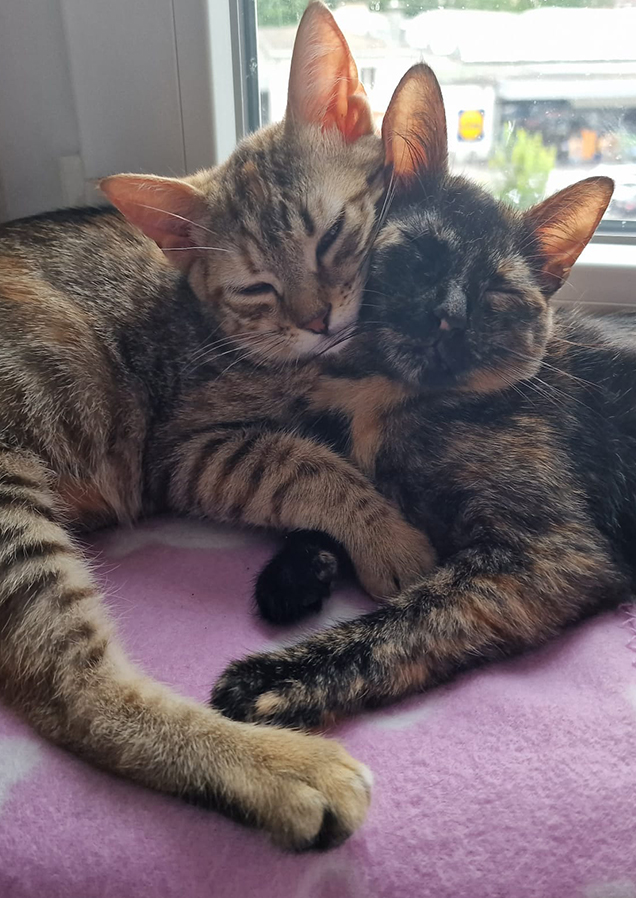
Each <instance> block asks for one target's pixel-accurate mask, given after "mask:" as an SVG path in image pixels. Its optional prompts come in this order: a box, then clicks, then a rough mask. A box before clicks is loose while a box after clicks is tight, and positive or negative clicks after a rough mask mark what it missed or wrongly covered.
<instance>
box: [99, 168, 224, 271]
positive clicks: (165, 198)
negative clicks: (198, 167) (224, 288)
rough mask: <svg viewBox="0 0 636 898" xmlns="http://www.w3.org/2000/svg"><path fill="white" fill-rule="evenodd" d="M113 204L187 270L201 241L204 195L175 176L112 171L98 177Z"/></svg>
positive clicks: (170, 257) (180, 266)
mask: <svg viewBox="0 0 636 898" xmlns="http://www.w3.org/2000/svg"><path fill="white" fill-rule="evenodd" d="M99 186H100V188H101V189H102V190H103V191H104V193H105V194H106V196H107V197H108V199H109V200H110V201H111V203H112V204H113V206H116V207H117V208H118V209H119V211H120V212H121V213H122V214H123V215H124V216H125V217H126V218H127V219H128V221H130V222H131V223H132V224H134V225H136V226H137V227H138V228H139V229H140V230H142V231H143V232H144V234H145V235H146V236H147V237H150V239H151V240H154V241H155V243H156V244H157V245H158V246H159V247H160V248H161V249H162V250H163V251H164V252H165V253H167V254H168V258H169V259H170V261H171V262H172V264H173V265H175V266H176V267H177V268H181V269H182V270H184V271H186V270H187V269H188V268H189V267H190V264H191V262H192V256H193V253H192V252H190V250H194V248H195V247H197V246H199V245H200V243H201V240H200V238H198V237H197V235H196V231H197V227H199V228H202V229H203V230H205V228H203V226H202V225H199V224H198V222H200V221H201V220H202V219H203V218H204V217H205V214H206V209H207V206H206V202H205V198H204V197H203V195H202V194H201V193H199V191H198V190H197V189H196V188H195V187H192V186H191V185H190V184H188V183H187V182H186V181H180V180H179V179H177V178H159V177H154V176H153V175H112V176H111V177H110V178H104V179H103V180H102V181H100V184H99Z"/></svg>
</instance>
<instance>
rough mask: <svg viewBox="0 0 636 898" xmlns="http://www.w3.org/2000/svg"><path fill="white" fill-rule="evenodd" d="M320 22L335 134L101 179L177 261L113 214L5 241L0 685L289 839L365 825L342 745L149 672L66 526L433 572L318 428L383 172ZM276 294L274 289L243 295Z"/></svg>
mask: <svg viewBox="0 0 636 898" xmlns="http://www.w3.org/2000/svg"><path fill="white" fill-rule="evenodd" d="M308 16H309V19H308V20H307V21H309V22H310V24H312V23H313V24H312V27H314V26H315V27H316V28H318V30H319V31H320V29H322V30H323V32H324V31H325V30H326V32H327V34H328V36H330V37H329V40H331V41H332V43H334V47H335V49H333V52H331V51H330V52H329V53H328V54H326V55H325V65H326V66H328V67H329V66H332V64H333V63H334V60H335V61H336V62H338V60H339V56H338V54H339V53H340V54H344V56H343V61H342V64H341V65H339V66H336V67H335V69H334V71H333V78H335V82H334V83H335V84H336V85H337V89H338V91H339V90H341V89H342V87H343V86H345V87H347V86H350V88H351V97H349V98H345V107H346V104H347V102H348V101H349V100H351V101H352V103H353V107H352V108H353V109H354V112H355V115H353V116H345V118H344V119H342V121H341V119H340V118H337V119H336V126H334V127H331V128H326V129H325V128H323V127H322V125H321V122H320V121H313V122H312V121H309V122H308V121H305V120H297V118H298V116H296V117H295V116H294V115H292V116H291V118H290V120H289V121H287V122H286V123H285V124H282V125H275V126H273V127H271V128H269V129H267V130H265V131H263V132H260V133H259V134H257V135H254V136H252V137H251V138H249V139H248V140H247V141H246V142H245V143H243V144H242V145H241V146H239V147H238V148H237V150H236V152H235V153H234V154H233V156H232V157H231V158H230V159H229V160H228V162H226V163H225V164H224V165H223V166H221V167H219V168H217V169H216V170H214V171H212V172H201V173H199V174H198V175H196V176H194V177H193V178H191V179H189V180H188V181H187V182H177V181H174V180H173V179H153V178H140V177H137V176H135V177H132V178H125V177H124V178H122V179H114V180H113V179H109V182H108V184H107V185H106V188H107V190H110V191H112V192H113V195H114V197H115V198H116V200H117V202H118V203H119V204H120V205H122V206H126V208H127V209H129V210H130V214H131V217H132V218H134V219H135V220H136V219H137V218H140V219H143V221H142V223H143V224H144V226H145V227H146V229H147V231H148V233H149V234H150V235H151V236H153V237H154V239H156V240H157V241H158V243H159V245H160V246H161V247H162V250H163V252H162V251H161V250H160V249H159V248H158V246H157V245H156V244H155V243H154V242H153V241H152V240H150V239H148V237H147V236H144V234H142V232H141V231H140V230H138V229H137V228H136V227H134V226H133V225H132V224H130V223H128V222H127V221H126V220H125V219H124V218H123V217H122V216H121V215H120V214H119V213H118V212H116V211H113V210H98V209H88V210H76V211H68V212H59V213H52V214H49V215H45V216H40V217H36V218H32V219H29V220H24V221H20V222H15V223H12V224H9V225H6V226H4V227H3V228H1V229H0V322H1V331H0V693H1V694H2V697H3V699H4V700H5V701H7V702H10V703H11V704H12V705H13V706H14V707H15V708H17V709H18V710H19V711H20V712H21V713H22V714H24V715H25V716H26V717H27V718H28V720H29V721H30V722H31V723H32V724H33V726H34V727H35V728H36V729H37V730H38V731H39V732H40V733H42V734H43V735H44V736H46V737H47V738H50V739H52V740H54V741H56V742H57V743H58V744H60V745H64V746H66V747H68V748H69V749H71V750H72V751H75V752H77V753H78V754H80V755H82V756H83V757H85V758H87V759H89V760H91V761H92V762H93V763H95V764H98V765H100V766H102V767H104V768H106V769H107V770H110V771H113V772H115V773H118V774H121V775H124V776H127V777H129V778H131V779H133V780H136V781H137V782H140V783H143V784H145V785H148V786H151V787H153V788H156V789H160V790H163V791H165V792H169V793H174V794H176V795H181V796H184V797H186V798H187V799H189V800H191V801H196V802H198V803H202V804H204V805H206V806H209V807H214V808H217V809H219V810H221V811H223V812H224V813H227V814H229V815H231V816H234V817H236V818H238V819H242V820H244V821H246V822H249V823H252V824H254V825H258V826H261V827H263V828H265V829H267V830H268V831H269V832H270V833H271V834H272V836H273V837H274V838H275V839H276V840H277V841H278V842H279V843H281V844H283V845H286V846H288V847H293V848H298V849H300V848H308V847H327V846H329V845H333V844H337V843H338V842H340V841H342V840H343V839H344V838H346V837H347V836H348V835H349V834H350V833H351V832H353V830H354V829H355V828H356V827H357V826H359V825H360V823H361V822H362V820H363V819H364V816H365V814H366V810H367V806H368V801H369V777H368V771H366V769H365V768H364V767H363V766H362V765H360V764H358V763H357V762H355V761H353V760H352V759H351V758H350V757H349V756H348V755H347V754H346V752H345V751H344V750H343V749H341V748H340V747H339V746H338V745H336V744H334V743H332V742H327V741H324V740H319V739H317V738H310V737H307V736H303V735H300V734H296V733H291V732H287V731H284V730H279V729H275V728H269V727H268V728H261V727H256V726H254V725H251V724H240V723H235V722H231V721H229V720H227V719H226V718H224V717H222V716H221V715H220V714H218V713H217V712H215V711H213V710H212V709H210V708H206V707H201V706H198V705H196V704H194V703H192V702H190V701H187V700H186V699H184V698H182V697H180V696H178V695H176V694H175V693H173V692H172V691H171V690H170V689H168V688H167V687H165V686H161V685H159V684H157V683H155V682H152V681H151V680H149V679H148V678H147V677H145V676H144V675H143V674H142V673H141V672H140V671H138V670H137V669H136V668H134V667H133V665H131V663H130V662H129V661H128V660H127V659H126V657H125V656H124V654H123V652H122V650H121V648H120V647H119V646H118V643H117V639H116V636H115V634H114V631H113V627H112V625H111V623H110V621H109V620H108V616H107V614H106V612H105V610H104V608H103V606H102V602H101V597H100V594H99V589H98V587H97V586H96V584H95V582H94V580H93V578H92V576H91V573H90V570H89V569H88V567H87V566H86V563H85V561H84V559H83V558H82V555H81V552H80V550H79V548H78V546H77V544H76V543H75V542H74V537H73V534H74V532H75V531H77V530H81V529H92V528H94V527H96V526H100V525H103V524H112V523H117V522H130V521H134V520H135V519H137V518H138V517H139V516H141V515H146V514H151V513H153V512H156V511H160V510H173V511H177V512H180V513H184V514H195V515H199V516H202V517H214V518H215V519H217V520H226V521H232V522H244V523H248V524H252V525H259V526H268V527H280V528H306V527H310V528H319V529H322V530H325V531H327V532H329V533H331V534H332V535H333V537H334V538H335V539H337V540H339V541H340V542H342V543H343V544H344V545H345V546H346V548H347V550H348V552H349V554H350V555H351V557H352V559H353V560H354V563H355V565H356V568H357V571H358V574H359V576H360V578H361V580H362V582H363V583H364V584H365V586H366V587H367V588H368V589H369V590H370V591H371V592H375V593H377V594H379V595H386V594H390V593H395V592H396V591H398V590H399V588H401V587H403V586H405V585H407V584H408V583H409V582H412V581H413V580H414V579H415V578H416V577H418V576H420V575H421V574H422V573H423V571H425V570H427V569H429V568H430V566H431V565H432V563H433V553H432V550H431V549H430V546H429V544H428V541H427V540H426V538H425V537H424V536H422V535H421V533H420V532H419V531H418V530H417V529H416V528H414V527H412V526H410V525H408V524H407V523H406V522H405V521H404V519H403V518H402V517H401V515H400V514H399V512H398V511H397V509H396V507H395V506H394V505H393V504H392V503H391V502H390V501H388V500H386V499H384V498H382V497H380V496H379V494H377V493H376V491H375V489H374V488H373V487H372V485H371V484H370V482H369V481H368V480H367V479H366V477H365V476H364V475H363V474H362V473H360V472H359V471H358V470H357V469H356V468H355V467H354V466H353V465H352V464H350V463H349V462H348V461H346V460H345V459H343V458H342V457H341V456H339V455H338V454H336V452H335V451H333V450H332V449H331V448H329V447H328V446H326V445H325V444H324V443H320V442H317V441H316V440H315V439H314V438H313V436H312V432H313V427H314V425H315V423H316V419H317V418H320V414H321V413H320V412H316V411H314V410H312V409H310V399H311V395H312V392H313V387H314V383H315V379H316V376H317V372H318V361H317V357H318V356H320V355H322V354H325V353H327V352H329V351H331V350H335V349H336V347H337V345H338V344H339V343H341V342H344V341H345V339H346V337H347V330H346V328H347V327H348V325H349V324H351V323H352V322H354V321H355V319H356V317H357V314H358V307H359V304H360V300H361V291H362V281H363V277H364V268H365V260H366V256H367V253H368V249H369V246H370V241H371V238H372V230H373V225H374V205H375V201H376V199H377V198H378V194H379V192H380V190H381V180H382V179H381V161H382V160H381V149H380V143H379V141H378V140H377V138H375V137H373V136H371V135H369V134H368V133H367V131H368V128H367V130H365V128H366V127H367V126H366V125H365V121H366V119H365V114H364V109H365V108H366V107H364V104H363V100H362V98H361V95H360V90H359V89H358V87H356V84H355V66H353V64H352V61H350V58H349V57H348V56H347V54H348V50H347V49H346V44H344V39H342V36H341V35H340V33H339V32H338V31H337V28H336V26H335V23H333V20H332V18H331V16H330V14H329V13H328V12H327V11H326V8H325V7H323V6H321V5H320V4H312V6H311V7H310V11H309V13H308ZM303 21H306V20H303ZM316 23H318V24H317V25H316ZM301 27H302V26H301ZM334 29H335V30H334ZM321 40H322V38H321ZM325 40H326V41H327V45H329V40H327V38H325ZM309 51H310V53H314V51H315V47H313V48H312V46H311V45H310V46H309ZM334 54H335V55H334ZM312 58H313V57H312ZM316 66H317V68H316V71H315V72H314V75H315V77H314V79H313V80H312V82H311V84H310V85H309V87H308V88H307V89H309V90H310V91H314V92H315V90H317V89H323V88H322V87H321V84H322V82H321V80H320V77H319V75H320V71H319V65H318V63H316ZM343 67H344V69H343ZM341 70H344V71H345V73H346V76H343V74H342V71H341ZM350 82H351V84H350ZM316 85H318V87H316ZM301 86H302V85H301ZM331 88H332V85H331V83H330V82H329V81H327V83H326V89H327V91H330V90H331ZM301 100H302V91H301ZM361 104H362V105H361ZM301 105H302V104H301ZM317 108H318V109H321V108H322V107H321V106H320V103H318V106H317ZM338 109H340V106H338ZM291 110H292V113H293V112H294V107H293V104H292V106H291ZM332 113H333V110H332V111H331V112H330V113H329V114H330V115H332ZM301 118H302V117H301ZM368 119H369V127H370V117H368ZM339 128H342V132H341V131H340V130H339ZM140 185H141V186H140ZM131 189H132V190H133V191H137V193H136V196H137V200H138V202H137V204H136V205H135V204H134V203H133V204H132V205H131V204H130V202H129V199H130V190H131ZM164 201H165V202H168V203H171V202H176V203H177V204H179V203H186V204H187V203H189V202H192V203H193V210H194V213H193V214H192V216H190V215H188V216H184V215H183V214H182V213H180V212H179V211H175V209H174V207H172V209H169V208H162V207H160V206H158V205H157V204H160V203H164ZM177 208H182V209H183V208H184V207H183V206H179V205H177ZM157 210H158V211H157ZM147 213H148V214H147ZM157 216H159V217H160V219H161V220H160V221H159V219H158V218H157ZM158 222H159V223H158ZM175 222H176V224H175ZM162 228H163V230H162ZM171 228H174V230H172V229H171ZM168 258H169V259H170V260H171V261H172V262H173V263H175V264H174V265H171V264H170V263H169V262H168V261H167V259H168ZM177 269H179V270H177ZM264 281H267V283H268V284H269V285H270V286H272V287H273V288H274V289H272V290H269V289H268V290H267V291H266V292H265V294H264V295H258V296H257V295H255V294H254V292H253V291H252V292H250V290H248V292H247V293H245V288H246V287H250V285H252V287H253V285H254V283H255V282H256V283H257V284H258V283H259V282H264ZM250 289H251V288H250ZM241 291H243V292H241ZM261 292H263V291H261ZM321 316H322V317H321ZM314 320H317V321H318V323H319V324H321V323H322V324H324V329H323V328H322V327H315V326H314V324H313V323H314ZM323 330H324V332H323ZM290 362H292V363H293V365H291V366H290V365H289V363H290ZM312 416H313V424H312Z"/></svg>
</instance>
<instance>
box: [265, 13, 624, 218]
mask: <svg viewBox="0 0 636 898" xmlns="http://www.w3.org/2000/svg"><path fill="white" fill-rule="evenodd" d="M625 2H626V3H629V2H630V0H625ZM304 5H305V4H304V2H303V0H257V14H258V22H259V26H258V76H259V82H260V89H261V91H262V95H263V96H266V97H267V98H268V101H267V103H263V102H262V103H261V110H262V116H263V123H266V121H267V120H269V121H273V120H276V119H278V118H280V117H282V115H283V114H284V111H285V98H286V89H287V78H288V75H289V65H290V60H291V52H292V46H293V41H294V34H295V28H296V24H297V22H298V18H299V16H300V14H301V13H302V10H303V8H304ZM329 5H330V6H331V7H332V8H333V12H334V15H335V17H336V20H337V21H338V24H339V25H340V27H341V28H342V30H343V32H344V34H345V35H346V37H347V40H348V41H349V44H350V47H351V50H352V53H353V55H354V57H355V59H356V62H357V65H358V70H359V72H360V77H361V80H362V82H363V84H364V86H365V89H366V91H367V94H368V95H369V99H370V102H371V104H372V108H373V112H374V114H375V117H376V120H377V122H378V124H379V123H380V121H381V119H382V116H383V113H384V111H385V110H386V107H387V105H388V102H389V99H390V97H391V93H392V91H393V89H394V87H395V85H396V84H397V82H398V80H399V78H400V77H401V75H402V74H403V73H404V72H405V71H406V69H407V68H408V67H409V66H410V65H412V64H413V63H415V62H418V61H420V60H424V61H425V62H428V63H429V64H430V65H431V66H432V67H433V69H434V70H435V72H436V74H437V76H438V78H439V80H440V82H441V85H442V90H443V93H444V100H445V104H446V111H447V119H448V132H449V149H450V154H451V160H452V165H453V167H454V168H455V169H456V170H458V171H462V172H464V173H466V174H468V175H469V176H471V177H473V178H475V179H477V180H479V181H480V182H482V183H483V184H484V185H485V186H486V187H487V188H488V189H490V190H492V191H493V193H495V194H496V195H497V196H500V197H502V198H505V199H507V200H508V201H509V202H511V203H513V204H515V205H517V206H519V207H520V208H524V207H527V206H529V205H531V204H532V203H534V202H536V201H537V200H539V199H541V198H542V197H543V196H544V195H545V194H547V193H551V192H553V191H555V190H558V189H559V188H561V187H564V186H566V185H567V184H570V183H572V182H573V181H576V180H579V179H581V178H584V177H587V176H589V175H591V174H608V175H610V176H611V177H612V178H614V180H615V182H616V191H615V195H614V198H613V200H612V203H611V205H610V208H609V210H608V213H607V215H606V219H605V226H606V228H607V229H611V230H613V231H616V230H617V229H621V230H623V231H625V232H629V231H631V230H635V231H636V40H635V39H634V35H636V7H634V6H628V5H624V3H622V0H588V2H587V4H586V3H585V2H584V0H552V2H550V0H547V2H541V0H467V2H465V3H464V4H460V3H454V2H453V0H449V2H447V5H446V6H445V7H444V8H441V7H440V8H438V5H437V0H435V2H433V0H376V2H371V3H368V4H367V3H364V2H363V3H359V2H355V3H344V4H343V3H336V2H330V3H329Z"/></svg>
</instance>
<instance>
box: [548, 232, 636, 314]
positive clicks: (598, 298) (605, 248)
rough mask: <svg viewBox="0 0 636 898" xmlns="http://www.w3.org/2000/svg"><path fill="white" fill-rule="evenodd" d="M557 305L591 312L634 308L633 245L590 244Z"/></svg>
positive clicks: (635, 258) (635, 250)
mask: <svg viewBox="0 0 636 898" xmlns="http://www.w3.org/2000/svg"><path fill="white" fill-rule="evenodd" d="M558 302H559V303H560V304H562V305H570V304H573V305H580V306H581V308H585V309H589V310H590V311H596V310H599V311H610V310H613V309H616V308H621V307H622V308H625V306H633V307H634V308H635V309H636V243H631V242H629V243H605V242H598V243H590V244H589V246H587V247H586V248H585V249H584V251H583V252H582V253H581V256H580V258H579V260H578V262H577V263H576V265H575V266H574V268H573V270H572V274H571V275H570V278H569V280H568V282H567V284H566V285H565V286H564V287H563V289H562V290H561V292H560V293H559V294H558Z"/></svg>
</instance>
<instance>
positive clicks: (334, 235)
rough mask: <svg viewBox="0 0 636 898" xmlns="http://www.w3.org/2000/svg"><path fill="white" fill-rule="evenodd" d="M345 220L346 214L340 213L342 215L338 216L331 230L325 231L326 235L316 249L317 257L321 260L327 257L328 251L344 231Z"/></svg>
mask: <svg viewBox="0 0 636 898" xmlns="http://www.w3.org/2000/svg"><path fill="white" fill-rule="evenodd" d="M344 220H345V213H344V210H343V211H342V212H341V213H340V215H339V216H338V218H337V219H336V220H335V221H334V223H333V224H332V225H331V227H330V228H329V230H328V231H325V233H324V234H323V235H322V237H321V238H320V240H319V241H318V246H317V247H316V257H317V258H318V259H319V260H320V259H321V258H322V257H323V256H324V255H325V253H326V252H327V250H328V249H330V248H331V247H332V246H333V245H334V243H335V242H336V240H337V239H338V236H339V235H340V232H341V231H342V226H343V225H344Z"/></svg>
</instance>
